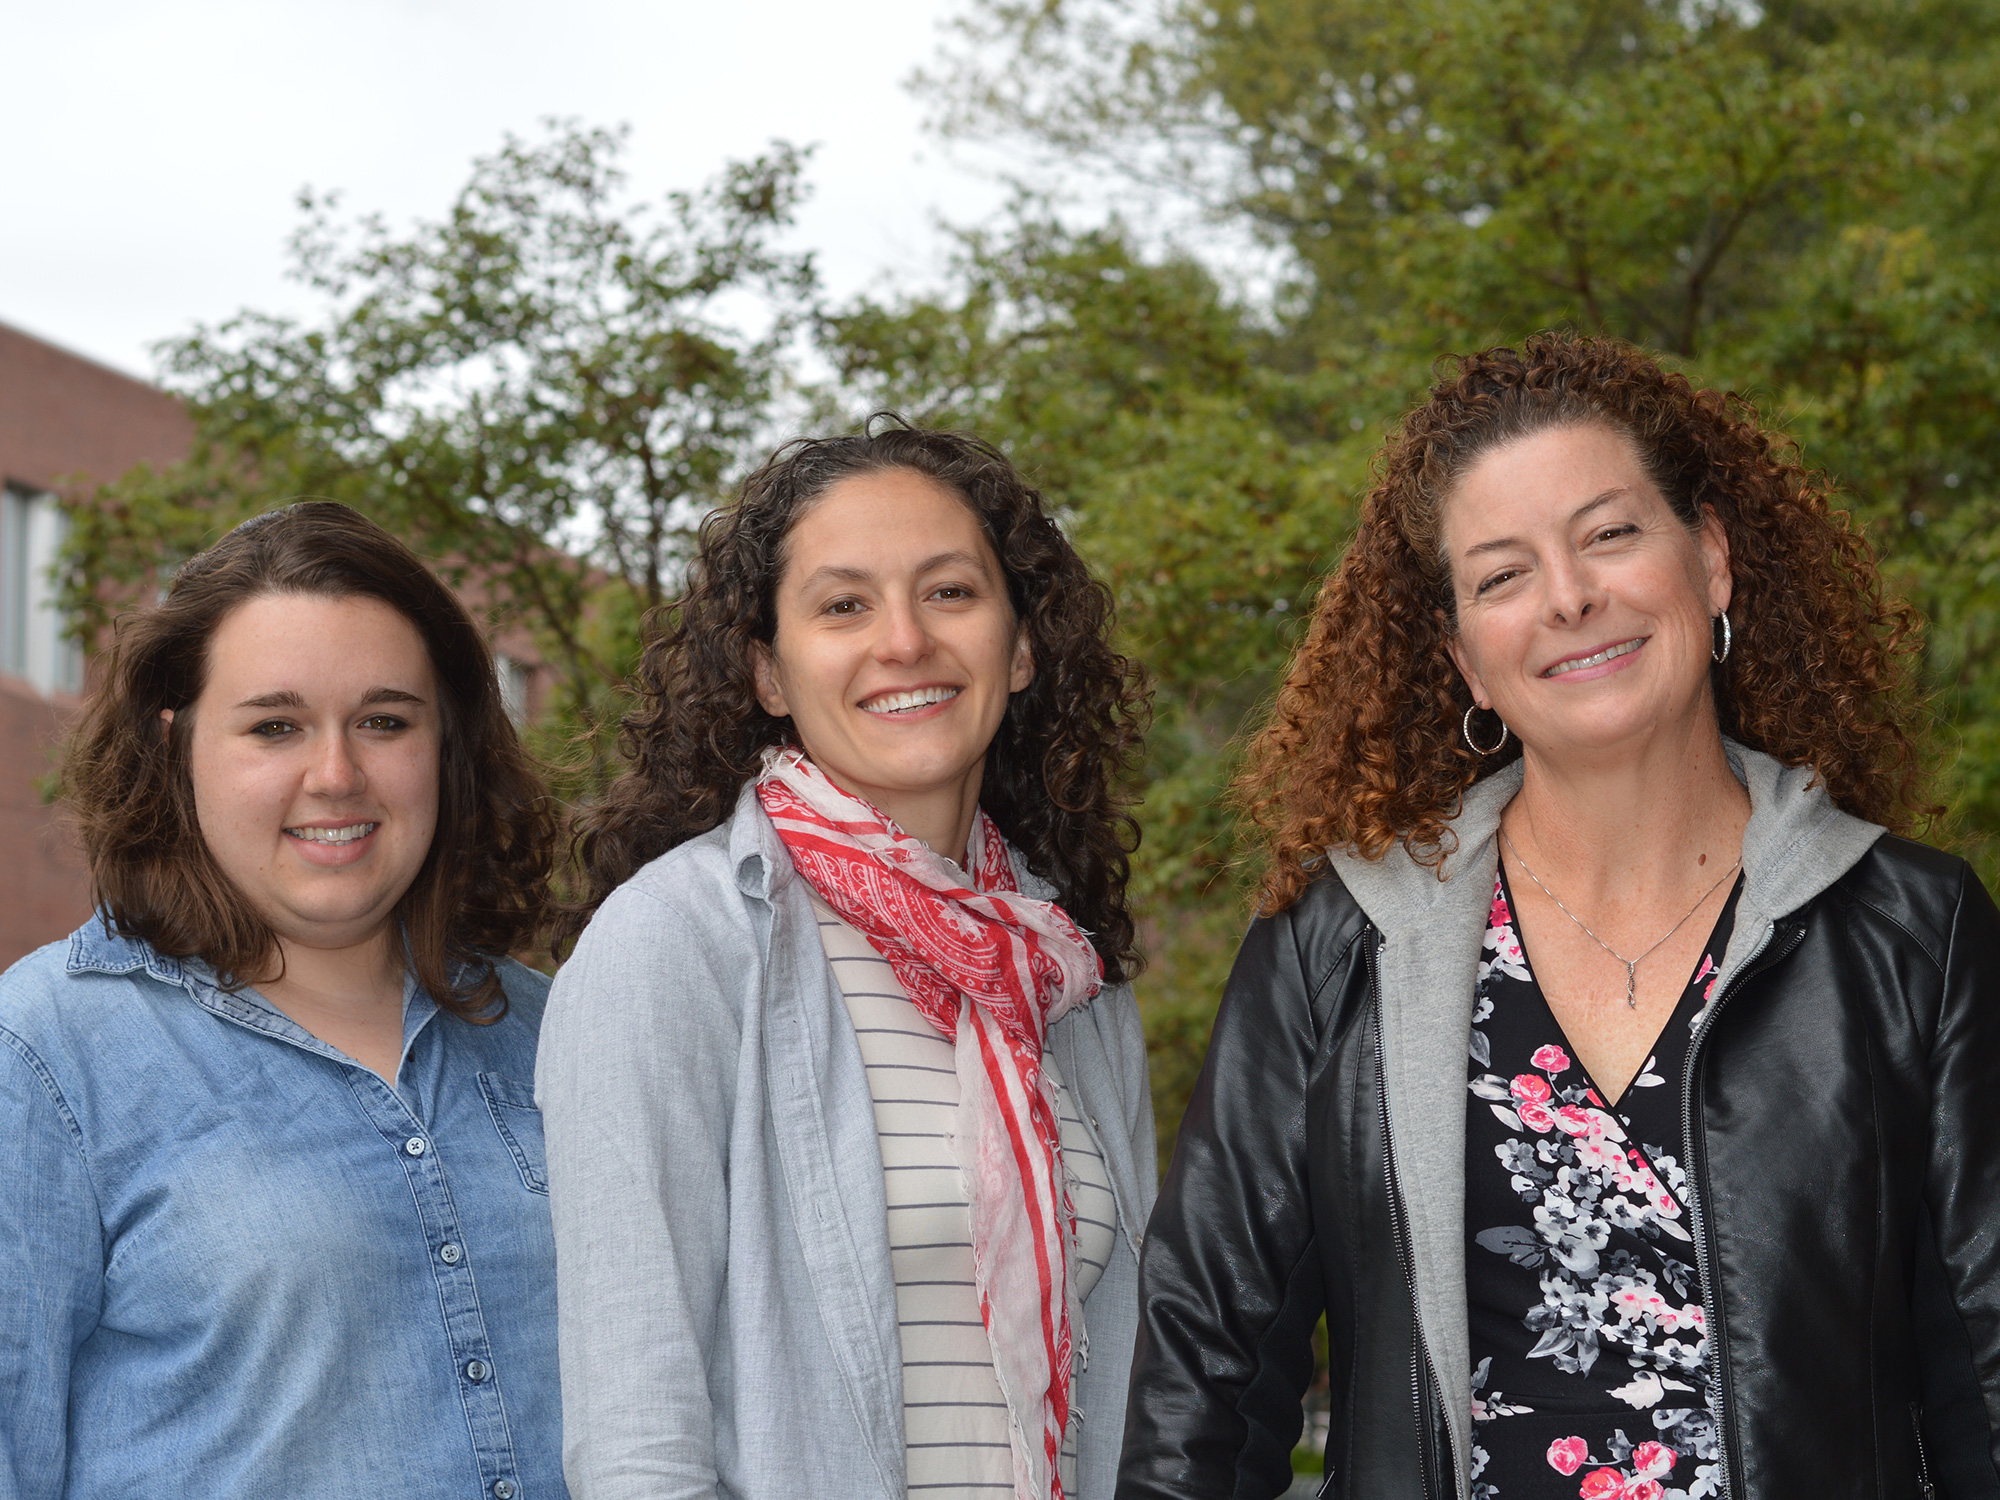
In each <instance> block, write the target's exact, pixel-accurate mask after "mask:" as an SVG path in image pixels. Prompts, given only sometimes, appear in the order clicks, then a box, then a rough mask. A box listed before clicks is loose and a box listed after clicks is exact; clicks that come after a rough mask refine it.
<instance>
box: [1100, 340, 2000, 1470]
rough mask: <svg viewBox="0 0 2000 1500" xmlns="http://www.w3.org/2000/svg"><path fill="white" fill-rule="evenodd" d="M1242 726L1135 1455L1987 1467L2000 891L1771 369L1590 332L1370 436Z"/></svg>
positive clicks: (1998, 1101) (1151, 1316) (1222, 1464)
mask: <svg viewBox="0 0 2000 1500" xmlns="http://www.w3.org/2000/svg"><path fill="white" fill-rule="evenodd" d="M1380 474H1381V479H1380V482H1379V483H1378V485H1377V486H1376V488H1375V490H1374V491H1373V493H1372V494H1371V495H1370V497H1369V499H1368V502H1367V505H1366V507H1365V509H1364V511H1363V515H1362V518H1361V523H1360V527H1359V530H1358V532H1357V534H1356V536H1355V539H1354V542H1353V545H1352V546H1351V548H1350V549H1349V551H1348V553H1347V555H1346V557H1345V559H1344V560H1343V561H1342V563H1341V564H1340V566H1339V568H1338V569H1337V570H1336V571H1335V573H1334V574H1333V576H1332V577H1331V578H1330V579H1329V580H1328V582H1327V584H1326V587H1325V589H1324V591H1323V592H1322V594H1321V596H1320V599H1319V602H1318V604H1317V607H1316V611H1315V614H1314V616H1313V620H1312V623H1311V627H1310V629H1309V631H1308V634H1307V636H1306V638H1305V641H1304V643H1303V644H1302V646H1301V647H1300V649H1299V653H1298V656H1297V658H1296V660H1295V662H1294V665H1293V668H1292V671H1291V674H1290V676H1289V678H1288V679H1287V681H1286V684H1285V686H1284V690H1283V692H1282V694H1281V696H1280V698H1279V701H1278V704H1277V707H1276V710H1275V712H1274V715H1273V718H1272V721H1271V723H1270V725H1269V727H1268V728H1267V729H1266V730H1265V731H1264V733H1263V735H1262V736H1261V737H1260V739H1259V741H1258V742H1257V744H1256V746H1255V747H1254V748H1253V751H1252V754H1251V757H1250V764H1249V767H1248V769H1247V771H1246V773H1245V783H1244V792H1245V797H1246V801H1247V804H1248V806H1249V809H1250V811H1251V814H1252V816H1253V818H1254V820H1255V821H1256V823H1257V825H1258V826H1259V827H1260V829H1261V830H1262V832H1263V835H1264V839H1265V846H1266V855H1267V859H1268V865H1267V871H1268V873H1267V877H1266V880H1265V885H1264V889H1263V892H1262V902H1261V906H1262V914H1261V915H1260V916H1259V917H1258V919H1257V920H1256V922H1255V923H1254V924H1253V925H1252V927H1251V929H1250V932H1249V934H1248V936H1247V937H1246V939H1245V940H1244V944H1243V949H1242V952H1241V955H1240V956H1239V958H1238V960H1237V964H1236V969H1235V972H1234V974H1233V976H1232V977H1231V980H1230V984H1229V988H1228V992H1227V994H1226V996H1225V998H1224V1000H1223V1003H1222V1007H1221V1010H1220V1013H1219V1015H1218V1017H1217V1020H1216V1026H1215V1034H1214V1038H1213V1041H1212V1042H1211V1044H1210V1050H1209V1054H1208V1061H1207V1064H1206V1066H1205V1068H1204V1069H1203V1072H1202V1077H1201V1081H1200V1083H1199V1085H1198V1086H1197V1088H1196V1091H1195V1097H1194V1100H1193V1102H1192V1104H1191V1106H1190V1108H1189V1110H1188V1113H1187V1117H1186V1120H1185V1123H1184V1125H1183V1127H1182V1130H1181V1135H1180V1140H1179V1144H1178V1146H1177V1147H1176V1150H1175V1153H1174V1160H1173V1165H1172V1167H1171V1169H1170V1170H1169V1172H1168V1175H1167V1180H1166V1183H1165V1184H1164V1186H1163V1188H1162V1191H1161V1195H1160V1200H1159V1207H1158V1209H1157V1211H1156V1212H1155V1214H1154V1215H1153V1219H1152V1223H1151V1225H1150V1227H1149V1230H1148V1233H1147V1238H1146V1246H1145V1253H1144V1260H1143V1264H1142V1269H1141V1294H1142V1301H1143V1317H1142V1323H1141V1327H1140V1337H1139V1350H1138V1356H1137V1360H1136V1363H1135V1366H1134V1371H1133V1385H1132V1399H1131V1402H1130V1405H1129V1408H1128V1415H1127V1424H1126V1438H1125V1453H1124V1460H1123V1466H1122V1471H1121V1476H1120V1484H1119V1490H1118V1493H1119V1495H1120V1496H1121V1497H1127V1500H1139V1497H1153V1496H1157V1497H1162V1500H1164V1497H1167V1496H1173V1497H1176V1500H1184V1497H1201V1496H1217V1497H1221V1496H1232V1497H1233V1496H1243V1497H1250V1496H1274V1495H1277V1494H1279V1493H1281V1492H1282V1491H1283V1490H1284V1489H1285V1488H1286V1486H1287V1485H1288V1484H1289V1483H1290V1481H1291V1472H1290V1464H1289V1462H1288V1455H1289V1453H1290V1451H1291V1449H1292V1447H1293V1444H1294V1443H1295V1442H1296V1440H1297V1438H1298V1434H1299V1430H1300V1420H1301V1414H1300V1398H1301V1395H1302V1393H1303V1391H1304V1389H1305V1387H1306V1384H1307V1382H1308V1380H1309V1379H1310V1377H1311V1374H1312V1369H1313V1356H1312V1347H1311V1345H1312V1335H1313V1330H1314V1327H1315V1325H1316V1323H1317V1322H1318V1320H1319V1318H1320V1316H1321V1314H1322V1313H1324V1314H1325V1315H1326V1321H1327V1333H1328V1355H1329V1360H1328V1363H1329V1376H1330V1382H1331V1393H1330V1395H1331V1418H1330V1430H1329V1433H1328V1437H1327V1444H1326V1468H1327V1480H1326V1483H1325V1487H1324V1490H1323V1493H1325V1494H1328V1495H1338V1496H1344V1497H1356V1500H1403V1497H1409V1500H1416V1497H1437V1500H1443V1497H1447V1496H1454V1495H1456V1496H1461V1497H1472V1500H1537V1497H1557V1496H1560V1497H1563V1500H1568V1497H1570V1496H1578V1497H1581V1500H1702V1497H1708V1496H1717V1495H1727V1496H1733V1497H1736V1500H1751V1497H1755V1500H1766V1497H1771V1500H1777V1497H1792V1496H1797V1497H1802V1500H1803V1497H1806V1496H1813V1497H1822V1496H1835V1495H1837V1496H1852V1497H1911V1500H1915V1497H1920V1496H1921V1497H1924V1500H1930V1497H1933V1496H1936V1495H1939V1494H1943V1495H1948V1496H1951V1497H1952V1500H1965V1497H1970V1496H2000V1467H1996V1465H1997V1464H2000V1457H1997V1456H2000V1276H1996V1270H2000V1004H1997V1003H1996V1001H2000V913H1996V911H1995V909H1994V906H1993V903H1992V901H1991V900H1990V899H1989V898H1988V896H1987V894H1986V892H1985V890H1984V888H1983V887H1982V886H1981V885H1980V883H1979V881H1978V880H1977V879H1976V878H1975V877H1974V876H1973V875H1972V873H1971V872H1970V871H1969V869H1968V868H1967V867H1966V865H1965V864H1964V863H1963V862H1962V861H1960V860H1957V859H1954V858H1951V857H1949V856H1946V855H1943V854H1940V853H1937V852H1936V851H1934V850H1931V849H1928V848H1925V847H1923V846H1922V845H1919V844H1915V843H1911V842H1908V841H1907V840H1905V839H1903V838H1901V837H1898V836H1896V834H1895V833H1894V832H1893V831H1892V830H1895V829H1898V828H1903V827H1907V826H1909V825H1910V824H1911V823H1913V822H1914V821H1917V820H1918V819H1919V818H1920V817H1921V816H1922V815H1923V814H1924V812H1925V809H1924V808H1923V807H1922V806H1921V804H1920V800H1919V788H1918V785H1917V771H1916V756H1915V755H1914V753H1913V750H1912V745H1911V734H1910V732H1909V729H1908V724H1909V716H1910V714H1911V712H1912V710H1911V707H1910V705H1911V698H1910V696H1909V695H1908V693H1907V691H1906V690H1905V688H1904V686H1903V683H1904V676H1903V674H1904V663H1905V661H1906V660H1907V655H1908V653H1909V651H1910V650H1911V648H1912V645H1913V635H1912V628H1911V627H1912V622H1911V619H1910V616H1909V615H1908V613H1907V611H1905V610H1903V609H1902V608H1901V607H1900V606H1891V605H1885V604H1884V603H1883V601H1882V599H1881V595H1880V592H1879V587H1878V583H1877V579H1876V574H1875V569H1874V565H1873V562H1872V559H1871V558H1870V555H1869V553H1868V551H1867V549H1866V547H1865V545H1864V544H1863V542H1862V541H1861V539H1860V538H1859V536H1858V535H1857V534H1856V533H1855V532H1854V531H1853V530H1851V529H1850V528H1849V526H1848V524H1847V522H1846V519H1845V517H1843V516H1840V515H1837V514H1833V513H1830V512H1829V510H1828V508H1827V503H1826V497H1825V493H1824V491H1823V489H1822V488H1821V487H1820V485H1819V483H1818V481H1817V480H1816V479H1815V477H1814V476H1812V475H1810V474H1809V473H1807V472H1806V471H1804V470H1803V469H1802V468H1800V466H1799V465H1798V463H1797V461H1796V457H1795V455H1793V454H1792V453H1791V451H1790V450H1788V449H1786V448H1783V447H1779V446H1776V445H1774V444H1773V443H1772V442H1771V441H1770V440H1769V439H1768V438H1767V437H1766V436H1765V435H1764V434H1763V433H1762V432H1760V431H1759V429H1758V428H1757V426H1756V424H1755V421H1754V419H1753V417H1752V415H1751V414H1750V413H1749V412H1748V410H1747V409H1746V408H1744V407H1743V406H1741V405H1740V404H1739V403H1736V402H1734V401H1732V400H1729V399H1727V398H1724V397H1722V396H1720V395H1718V394H1716V393H1713V392H1697V391H1695V390H1693V389H1691V388H1690V387H1689V385H1688V384H1687V382H1686V381H1684V380H1682V379H1681V378H1680V377H1678V376H1669V375H1666V374H1664V373H1662V372H1661V371H1660V370H1659V368H1658V367H1657V366H1656V365H1654V364H1653V363H1652V362H1651V361H1649V360H1647V359H1646V358H1645V357H1644V356H1642V355H1640V354H1638V353H1636V352H1635V351H1633V350H1631V349H1629V348H1627V347H1625V346H1622V345H1618V344H1615V343H1611V342H1608V341H1602V340H1586V339H1571V338H1559V337H1544V338H1540V339H1537V340H1533V341H1531V342H1530V343H1528V344H1527V345H1526V346H1525V347H1524V348H1523V349H1521V350H1519V351H1515V350H1509V349H1498V350H1492V351H1488V352H1487V353H1484V354H1480V355H1476V356H1473V357H1470V358H1468V359H1465V360H1463V361H1461V362H1460V365H1459V368H1458V370H1457V372H1456V374H1455V375H1454V376H1453V377H1452V378H1450V379H1448V380H1446V381H1445V382H1444V383H1442V384H1440V385H1439V386H1438V387H1437V388H1436V389H1435V390H1434V391H1433V392H1432V393H1431V397H1430V399H1429V401H1428V402H1427V403H1426V404H1425V405H1423V406H1422V407H1420V408H1419V409H1418V410H1416V411H1415V412H1414V413H1412V415H1411V416H1410V417H1409V418H1408V420H1407V421H1406V422H1405V424H1404V426H1403V428H1402V430H1401V432H1400V433H1399V434H1398V436H1397V437H1396V438H1395V439H1394V440H1393V441H1392V443H1391V444H1390V447H1389V449H1388V451H1387V453H1386V454H1385V455H1384V459H1383V462H1382V465H1381V469H1380Z"/></svg>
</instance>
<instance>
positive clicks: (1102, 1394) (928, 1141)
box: [537, 419, 1153, 1500]
mask: <svg viewBox="0 0 2000 1500" xmlns="http://www.w3.org/2000/svg"><path fill="white" fill-rule="evenodd" d="M1110 623H1111V610H1110V599H1109V597H1108V595H1107V594H1106V592H1105V590H1104V588H1103V587H1102V586H1101V585H1100V584H1098V583H1097V582H1096V581H1094V580H1093V579H1092V578H1091V576H1090V574H1089V573H1088V571H1087V570H1086V569H1085V567H1084V565H1083V562H1082V560H1081V559H1080V558H1078V556H1077V554H1076V552H1075V550H1074V549H1073V548H1072V547H1071V546H1070V544H1069V542H1068V541H1067V539H1065V538H1064V536H1063V534H1062V532H1061V530H1060V529H1059V528H1058V527H1057V526H1056V524H1055V522H1054V520H1053V519H1052V518H1051V517H1050V516H1049V515H1048V514H1047V513H1046V511H1045V510H1044V509H1043V506H1042V502H1041V497H1040V496H1039V495H1038V494H1036V492H1035V491H1034V490H1033V489H1032V488H1030V487H1029V485H1028V484H1027V483H1026V481H1025V480H1023V479H1022V477H1021V476H1020V475H1019V474H1018V473H1017V472H1016V471H1015V469H1014V467H1013V465H1012V464H1010V463H1009V462H1008V461H1007V460H1006V458H1005V457H1004V456H1003V455H1001V454H1000V453H999V452H998V451H997V450H995V449H994V448H992V447H990V446H988V445H987V444H985V443H982V442H979V441H977V440H975V439H973V438H970V437H965V436H962V435H959V434H954V433H947V432H926V431H920V430H916V429H912V428H907V427H902V426H897V425H888V424H887V423H884V422H882V421H881V420H880V419H878V421H877V422H876V423H873V424H871V430H870V431H868V432H866V433H863V434H860V435H856V436H852V437H839V438H826V439H819V440H814V441H801V442H798V443H794V444H791V445H789V446H787V447H786V448H784V449H782V450H781V451H780V452H779V453H778V454H777V455H776V456H775V457H774V458H772V459H771V461H770V462H769V463H767V464H766V465H765V466H764V467H763V468H762V469H760V470H758V471H757V473H755V474H753V475H752V476H751V477H750V478H749V479H748V480H747V481H745V483H744V486H743V492H742V495H741V498H739V499H738V500H737V501H736V502H735V503H734V504H733V505H730V506H728V507H727V508H725V509H723V510H720V511H718V512H717V513H716V514H714V515H713V516H711V517H710V518H709V519H708V520H707V521H706V522H705V523H704V524H703V526H702V530H701V537H700V543H699V546H698V548H697V550H696V554H695V557H694V560H693V563H692V566H691V569H690V573H689V576H688V581H687V589H686V592H685V594H684V595H683V596H682V598H681V599H680V600H679V601H678V603H677V604H676V605H675V606H674V607H673V609H672V610H671V611H670V612H669V614H668V615H667V617H666V621H665V628H664V630H663V631H662V632H661V633H660V634H659V635H658V637H657V638H656V639H654V640H653V642H652V643H651V644H650V645H649V646H648V647H647V649H646V654H645V660H644V663H643V665H642V666H641V669H640V672H639V683H638V685H639V689H640V693H641V702H640V706H639V709H638V711H637V712H636V713H635V714H634V715H633V716H632V717H631V718H630V719H628V720H627V721H626V726H625V728H626V744H627V748H628V750H629V752H630V754H631V756H632V766H631V769H630V770H629V771H628V772H627V773H626V775H625V776H624V777H623V778H622V779H621V780H620V781H619V782H618V784H617V785H616V786H615V787H614V788H613V789H612V791H611V793H610V795H609V796H608V797H607V798H606V800H605V802H604V803H603V804H602V805H601V806H600V807H598V808H596V809H594V810H593V812H592V814H591V816H590V817H589V819H588V820H587V822H586V825H585V831H584V835H583V839H582V853H583V863H584V867H585V869H586V871H587V872H588V875H589V878H590V882H591V897H592V901H593V904H594V905H595V914H594V915H593V916H592V917H591V918H590V922H589V926H588V927H587V928H586V929H585V931H584V932H583V935H582V937H581V939H580V940H579V941H578V943H577V946H576V951H575V954H574V956H572V957H571V958H570V960H569V962H568V963H566V964H565V965H564V966H563V970H562V972H561V974H560V975H559V976H558V977H557V980H556V986H555V992H554V995H553V996H552V998H551V1001H550V1008H549V1023H548V1027H547V1029H546V1031H545V1033H544V1036H543V1041H542V1053H541V1063H540V1071H539V1074H538V1078H537V1083H538V1089H539V1094H540V1098H541V1100H542V1104H543V1107H544V1109H545V1110H546V1112H547V1119H548V1139H549V1169H550V1182H551V1191H552V1194H553V1205H554V1209H555V1222H556V1243H557V1246H558V1250H559V1258H560V1268H561V1269H560V1276H559V1288H560V1299H561V1309H562V1316H561V1325H562V1371H563V1423H564V1450H565V1464H566V1471H567V1474H568V1477H569V1483H570V1489H571V1492H572V1493H573V1494H574V1495H576V1496H577V1497H578V1500H613V1497H617V1500H625V1497H630V1500H653V1497H657V1496H663V1495H687V1496H695V1495H703V1496H715V1495H730V1496H735V1497H738V1500H793V1497H795V1496H801V1495H826V1496H840V1497H842V1500H861V1497H867V1496H874V1497H878V1500H903V1497H904V1496H905V1495H906V1494H909V1495H920V1496H924V1497H935V1500H954V1497H958V1500H963V1497H973V1496H982V1497H988V1500H990V1497H994V1496H999V1495H1013V1496H1016V1497H1018V1500H1051V1497H1057V1496H1063V1495H1071V1496H1076V1495H1081V1496H1083V1497H1085V1500H1100V1497H1101V1500H1109V1495H1110V1493H1111V1487H1112V1482H1113V1477H1114V1473H1115V1469H1116V1464H1117V1455H1118V1439H1119V1434H1120V1432H1121V1430H1122V1428H1123V1405H1124V1397H1125V1380H1126V1375H1127V1372H1128V1370H1129V1368H1130V1355H1131V1348H1132V1336H1133V1329H1134V1324H1135V1321H1136V1318H1135V1314H1136V1308H1137V1304H1136V1296H1135V1287H1136V1283H1137V1275H1138V1255H1137V1251H1136V1248H1135V1247H1136V1245H1137V1243H1138V1237H1139V1236H1138V1232H1139V1226H1140V1225H1142V1224H1143V1223H1144V1222H1145V1216H1146V1213H1147V1211H1148V1209H1149V1208H1150V1207H1151V1203H1152V1188H1153V1171H1152V1152H1153V1145H1152V1134H1151V1132H1152V1125H1151V1107H1150V1103H1149V1099H1148V1094H1147V1088H1146V1053H1145V1044H1144V1041H1143V1039H1142V1038H1141V1035H1140V1031H1139V1017H1138V1011H1137V1008H1136V1007H1135V1006H1134V1004H1133V1001H1132V992H1131V989H1130V987H1129V986H1128V985H1127V984H1126V983H1125V982H1124V981H1125V978H1126V976H1127V975H1128V974H1129V973H1130V972H1131V971H1132V968H1133V967H1134V964H1135V961H1136V960H1135V953H1134V945H1133V923H1132V917H1131V914H1130V912H1129V911H1128V910H1127V907H1126V902H1125V877H1126V854H1127V850H1128V848H1129V847H1130V844H1129V832H1130V825H1129V821H1128V820H1127V819H1126V818H1125V817H1124V815H1123V811H1122V808H1121V807H1120V804H1119V802H1118V800H1117V797H1116V795H1115V777H1116V775H1117V773H1118V772H1119V770H1120V768H1121V766H1122V765H1123V763H1124V762H1125V760H1126V759H1127V757H1128V756H1129V755H1130V754H1131V753H1132V751H1133V750H1134V749H1135V747H1136V745H1137V741H1138V735H1139V731H1140V722H1141V716H1142V712H1143V702H1142V699H1141V697H1140V687H1139V681H1138V674H1137V671H1136V669H1135V668H1134V667H1133V666H1132V665H1131V664H1130V663H1129V662H1127V661H1125V660H1124V659H1123V658H1121V657H1119V656H1118V655H1116V654H1115V653H1114V652H1113V651H1112V650H1111V648H1110V646H1109V645H1108V644H1107V637H1108V634H1109V629H1110Z"/></svg>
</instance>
